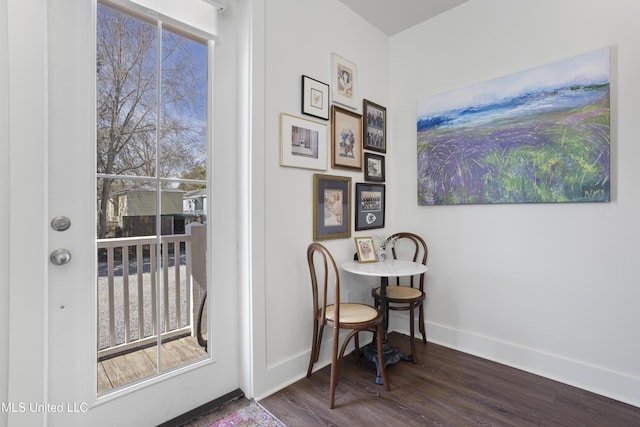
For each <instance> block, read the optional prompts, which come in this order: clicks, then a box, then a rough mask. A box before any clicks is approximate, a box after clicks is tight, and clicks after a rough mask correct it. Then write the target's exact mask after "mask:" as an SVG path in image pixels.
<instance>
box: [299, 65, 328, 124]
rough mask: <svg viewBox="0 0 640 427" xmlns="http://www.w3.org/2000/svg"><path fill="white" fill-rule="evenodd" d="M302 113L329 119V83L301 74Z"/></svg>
mask: <svg viewBox="0 0 640 427" xmlns="http://www.w3.org/2000/svg"><path fill="white" fill-rule="evenodd" d="M302 114H307V115H309V116H314V117H318V118H320V119H323V120H329V85H328V84H326V83H322V82H320V81H318V80H315V79H312V78H311V77H309V76H305V75H303V76H302Z"/></svg>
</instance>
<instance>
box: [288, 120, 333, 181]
mask: <svg viewBox="0 0 640 427" xmlns="http://www.w3.org/2000/svg"><path fill="white" fill-rule="evenodd" d="M327 153H328V146H327V125H325V124H323V123H318V122H314V121H311V120H307V119H303V118H302V117H296V116H292V115H289V114H286V113H280V166H291V167H296V168H305V169H317V170H327V162H328V161H327V157H328V154H327Z"/></svg>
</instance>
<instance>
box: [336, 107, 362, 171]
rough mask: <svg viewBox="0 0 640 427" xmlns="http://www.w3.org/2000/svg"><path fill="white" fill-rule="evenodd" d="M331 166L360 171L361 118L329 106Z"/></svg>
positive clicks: (350, 112)
mask: <svg viewBox="0 0 640 427" xmlns="http://www.w3.org/2000/svg"><path fill="white" fill-rule="evenodd" d="M331 122H332V123H331V144H332V145H333V147H332V150H331V151H332V153H333V154H332V156H331V166H332V167H334V168H344V169H355V170H362V116H361V115H360V114H357V113H354V112H353V111H349V110H345V109H344V108H340V107H338V106H335V105H332V106H331Z"/></svg>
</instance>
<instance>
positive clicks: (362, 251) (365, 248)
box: [354, 237, 378, 262]
mask: <svg viewBox="0 0 640 427" xmlns="http://www.w3.org/2000/svg"><path fill="white" fill-rule="evenodd" d="M354 239H355V241H356V251H357V253H358V262H376V261H378V255H376V248H375V245H374V244H373V238H371V237H354Z"/></svg>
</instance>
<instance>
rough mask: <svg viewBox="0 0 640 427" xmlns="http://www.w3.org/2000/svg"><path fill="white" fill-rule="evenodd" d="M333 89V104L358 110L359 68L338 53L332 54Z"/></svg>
mask: <svg viewBox="0 0 640 427" xmlns="http://www.w3.org/2000/svg"><path fill="white" fill-rule="evenodd" d="M331 88H332V99H333V102H335V103H337V104H341V105H344V106H345V107H349V108H352V109H354V110H355V109H357V108H358V66H357V65H356V64H354V63H353V62H351V61H349V60H347V59H345V58H343V57H342V56H340V55H338V54H337V53H332V54H331Z"/></svg>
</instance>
